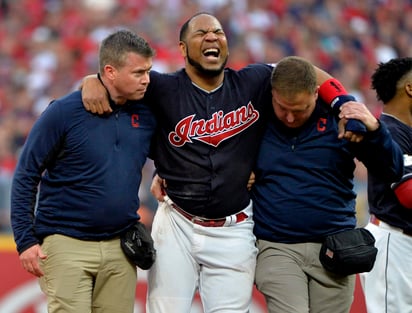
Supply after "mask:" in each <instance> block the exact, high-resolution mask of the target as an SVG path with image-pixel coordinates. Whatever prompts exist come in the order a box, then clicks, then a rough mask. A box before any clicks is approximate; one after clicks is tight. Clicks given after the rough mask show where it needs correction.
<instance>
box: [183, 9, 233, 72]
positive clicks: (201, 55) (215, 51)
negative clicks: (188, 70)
mask: <svg viewBox="0 0 412 313" xmlns="http://www.w3.org/2000/svg"><path fill="white" fill-rule="evenodd" d="M180 45H181V49H182V53H183V55H184V57H185V58H186V60H187V63H188V65H189V66H192V67H193V68H194V69H195V70H196V71H197V72H199V73H201V74H203V75H206V76H210V77H214V76H218V75H219V74H221V73H222V71H223V70H224V68H225V66H226V63H227V59H228V56H229V52H228V44H227V39H226V35H225V33H224V31H223V29H222V26H221V25H220V23H219V21H218V20H217V19H216V18H214V17H213V16H210V15H207V14H201V15H199V16H196V17H194V18H193V19H192V21H190V23H189V27H188V31H187V34H186V38H185V40H184V41H182V42H181V43H180Z"/></svg>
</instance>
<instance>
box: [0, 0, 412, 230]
mask: <svg viewBox="0 0 412 313" xmlns="http://www.w3.org/2000/svg"><path fill="white" fill-rule="evenodd" d="M199 11H206V12H210V13H213V14H214V15H216V16H217V17H218V18H219V20H220V21H221V23H222V25H223V27H224V29H225V32H226V35H227V37H228V42H229V48H230V57H229V62H228V66H230V67H233V68H237V69H238V68H241V67H243V66H245V65H247V64H249V63H253V62H268V63H274V62H276V61H277V60H279V59H280V58H281V57H283V56H286V55H299V56H303V57H305V58H307V59H309V60H311V61H312V62H313V63H314V64H315V65H317V66H319V67H320V68H322V69H324V70H326V71H328V72H329V73H330V74H332V75H333V76H335V77H336V78H338V79H339V80H341V81H342V82H343V84H344V85H345V86H346V87H347V89H348V91H349V92H350V93H352V94H354V95H355V96H356V97H357V98H358V99H359V100H360V101H362V102H364V103H366V104H367V105H368V107H369V108H370V110H371V111H372V112H373V113H374V114H376V115H378V114H379V113H380V110H381V103H379V102H378V101H377V100H376V97H375V93H374V91H373V90H371V89H370V75H371V73H372V72H373V70H374V69H375V67H376V65H377V63H379V62H383V61H387V60H389V59H390V58H393V57H404V56H411V55H412V0H362V1H359V0H191V1H189V0H138V1H136V0H0V231H3V232H7V231H9V230H10V225H9V207H10V204H9V193H10V182H11V178H12V176H13V172H14V168H15V165H16V162H17V159H18V156H19V150H20V148H21V146H22V145H23V143H24V141H25V138H26V136H27V134H28V132H29V131H30V129H31V127H32V125H33V122H34V121H35V120H36V118H37V117H38V116H39V114H40V113H41V112H42V111H43V110H44V108H45V107H46V106H47V105H48V103H49V102H50V101H51V100H52V99H54V98H56V97H60V96H62V95H63V94H65V93H67V92H69V91H71V90H72V89H74V88H77V87H78V84H79V82H80V81H81V78H82V77H83V76H85V75H88V74H91V73H96V71H97V68H98V67H97V63H98V60H97V57H98V55H97V51H98V46H99V42H100V41H101V40H102V38H103V37H105V36H106V35H107V34H108V33H109V32H111V31H112V30H113V29H116V28H118V27H128V28H130V29H132V30H134V31H136V32H137V33H139V34H140V35H142V36H143V37H145V38H146V39H147V40H148V41H149V42H150V43H151V45H152V46H153V47H154V48H155V49H156V51H157V55H156V57H155V60H154V69H155V70H158V71H162V72H169V71H174V70H176V69H179V68H181V67H182V66H183V59H182V57H181V56H180V54H179V52H178V50H177V47H178V46H177V43H178V35H179V29H180V26H181V25H182V23H183V22H184V21H185V20H186V19H187V18H188V17H190V16H191V15H192V14H194V13H195V12H199ZM152 168H153V165H152V163H151V162H150V161H149V162H148V163H147V166H146V167H145V175H144V181H143V185H142V188H141V190H140V194H141V200H142V210H141V213H142V215H144V218H145V219H147V220H148V221H150V218H151V216H152V214H153V212H154V210H155V207H156V202H155V201H154V199H153V198H152V197H151V196H150V192H149V186H150V181H151V176H152ZM356 184H357V185H356V186H357V188H358V191H359V192H360V193H362V194H364V192H365V184H366V178H365V171H364V170H363V169H362V167H361V166H359V170H358V172H357V175H356ZM364 201H365V200H364V198H363V199H361V200H360V205H362V207H364V206H365V205H366V204H365V203H364Z"/></svg>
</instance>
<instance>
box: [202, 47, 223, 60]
mask: <svg viewBox="0 0 412 313" xmlns="http://www.w3.org/2000/svg"><path fill="white" fill-rule="evenodd" d="M219 54H220V51H219V49H217V48H209V49H205V50H203V55H204V56H205V57H207V58H210V57H211V58H217V57H219Z"/></svg>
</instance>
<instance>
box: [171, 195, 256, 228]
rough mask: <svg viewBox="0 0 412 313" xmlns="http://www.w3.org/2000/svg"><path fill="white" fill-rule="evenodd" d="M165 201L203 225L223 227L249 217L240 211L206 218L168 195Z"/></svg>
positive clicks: (188, 217)
mask: <svg viewBox="0 0 412 313" xmlns="http://www.w3.org/2000/svg"><path fill="white" fill-rule="evenodd" d="M164 201H166V202H167V204H169V205H170V206H171V207H172V208H173V209H175V210H176V211H177V212H179V213H180V214H181V215H182V216H184V217H185V218H187V219H188V220H189V221H191V222H192V223H193V224H197V225H201V226H203V227H222V226H225V225H228V224H229V225H231V224H237V223H240V222H243V221H244V220H246V219H247V218H248V215H247V214H246V213H245V212H239V213H236V214H234V215H230V216H228V217H221V218H206V217H201V216H196V215H193V214H190V213H189V212H186V211H185V210H183V209H182V208H181V207H179V206H178V205H177V204H176V203H174V202H173V201H172V200H171V199H170V198H169V197H168V196H165V197H164Z"/></svg>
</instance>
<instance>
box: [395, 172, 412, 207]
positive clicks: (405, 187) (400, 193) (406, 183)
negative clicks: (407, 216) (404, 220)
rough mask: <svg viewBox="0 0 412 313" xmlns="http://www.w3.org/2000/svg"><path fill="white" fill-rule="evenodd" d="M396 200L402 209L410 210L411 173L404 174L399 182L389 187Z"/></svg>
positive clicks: (411, 205) (411, 203)
mask: <svg viewBox="0 0 412 313" xmlns="http://www.w3.org/2000/svg"><path fill="white" fill-rule="evenodd" d="M391 188H392V190H393V192H394V193H395V196H396V198H397V199H398V201H399V203H400V204H402V206H403V207H405V208H407V209H412V173H409V174H405V175H403V176H402V178H401V180H400V181H399V182H397V183H393V184H392V185H391Z"/></svg>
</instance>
